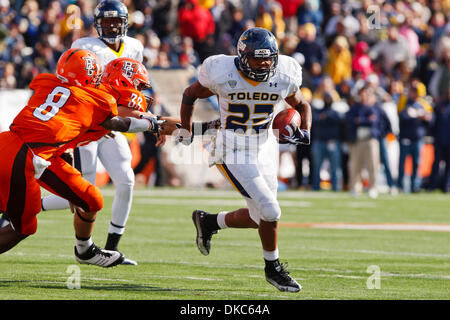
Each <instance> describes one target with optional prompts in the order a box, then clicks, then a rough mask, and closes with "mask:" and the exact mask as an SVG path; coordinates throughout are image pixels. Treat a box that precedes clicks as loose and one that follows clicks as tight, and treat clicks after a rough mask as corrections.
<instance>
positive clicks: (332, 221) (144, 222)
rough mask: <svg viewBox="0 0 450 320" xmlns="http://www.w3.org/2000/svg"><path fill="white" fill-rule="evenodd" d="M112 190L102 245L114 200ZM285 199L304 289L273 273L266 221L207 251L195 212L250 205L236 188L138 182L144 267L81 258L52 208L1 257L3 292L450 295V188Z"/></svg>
mask: <svg viewBox="0 0 450 320" xmlns="http://www.w3.org/2000/svg"><path fill="white" fill-rule="evenodd" d="M102 190H103V193H104V198H105V208H104V210H103V211H102V213H101V214H100V215H99V216H98V218H97V223H96V227H95V233H94V237H93V239H94V241H95V242H96V243H97V244H98V245H100V246H103V245H104V243H105V239H106V233H107V227H108V223H109V218H110V208H111V203H112V199H113V197H112V196H113V189H111V188H105V189H102ZM279 199H280V204H281V207H282V210H283V215H282V218H281V222H280V229H279V249H280V257H281V261H282V262H285V261H288V262H289V270H290V272H291V274H292V275H293V277H294V278H296V279H297V281H298V282H299V283H301V284H302V286H303V291H302V292H300V293H297V294H292V293H290V294H288V293H282V292H279V291H278V290H276V289H275V288H274V287H272V286H271V285H269V284H268V283H267V282H266V281H265V279H264V273H263V261H262V253H261V248H260V242H259V238H258V234H257V232H256V230H237V229H228V230H222V231H220V232H219V233H218V234H216V235H214V237H213V241H212V251H211V254H210V255H209V256H206V257H205V256H202V255H201V254H200V253H199V251H198V250H197V247H196V245H195V243H194V238H195V228H194V226H193V224H192V221H191V212H192V211H193V210H194V209H197V208H201V209H205V210H209V211H211V212H218V211H220V210H224V209H230V210H231V209H235V208H238V207H242V206H244V205H245V203H244V201H243V200H242V198H241V197H240V196H239V195H238V194H237V193H236V192H235V191H233V190H229V191H219V190H184V189H136V191H135V198H134V203H133V208H132V213H131V216H130V219H129V221H128V225H127V231H126V233H125V236H124V237H123V239H122V242H121V245H120V249H121V250H122V251H123V252H124V253H125V254H126V255H127V256H128V257H130V258H132V259H135V260H137V261H138V262H139V265H138V266H137V267H132V266H119V267H115V268H111V269H103V268H99V267H95V266H86V265H79V264H77V263H76V261H75V259H74V256H73V246H74V237H73V233H74V232H73V227H72V214H71V213H70V211H69V210H67V211H53V212H43V213H41V214H40V215H39V227H38V232H37V233H36V234H35V235H34V236H32V237H30V238H28V239H26V240H24V241H23V242H22V243H21V244H19V245H18V246H17V247H16V248H14V249H13V250H11V251H9V252H7V253H5V254H3V255H1V256H0V299H6V300H10V299H37V300H40V299H46V300H52V299H100V300H103V299H121V300H127V299H133V300H134V299H136V300H137V299H146V300H266V299H270V300H275V299H276V300H289V299H295V300H303V299H305V300H309V299H314V300H316V299H339V300H341V299H370V300H373V299H385V300H386V299H387V300H391V299H427V300H428V299H450V245H449V244H450V196H448V195H444V194H441V193H433V194H426V193H423V194H414V195H409V194H401V195H399V196H397V197H391V196H388V195H381V196H380V198H378V199H376V200H372V199H370V198H368V197H367V196H360V197H358V198H352V197H350V196H349V195H348V194H347V193H337V194H336V193H329V192H319V193H313V192H293V191H288V192H281V193H279ZM368 271H369V272H368ZM77 275H79V277H78V278H77V277H76V276H77ZM77 279H79V282H77ZM77 285H79V286H80V289H78V290H70V289H68V287H70V286H72V287H73V286H75V287H76V286H77Z"/></svg>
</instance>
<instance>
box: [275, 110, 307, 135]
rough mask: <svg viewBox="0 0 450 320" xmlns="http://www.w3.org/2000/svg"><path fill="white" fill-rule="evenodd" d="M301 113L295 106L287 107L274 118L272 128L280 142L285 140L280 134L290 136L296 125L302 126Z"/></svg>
mask: <svg viewBox="0 0 450 320" xmlns="http://www.w3.org/2000/svg"><path fill="white" fill-rule="evenodd" d="M301 121H302V120H301V117H300V113H298V111H297V110H295V109H293V108H287V109H285V110H283V111H281V112H279V113H278V114H277V115H276V116H275V118H274V119H273V124H272V130H273V133H274V135H275V137H276V138H277V139H278V141H279V142H284V140H283V139H282V138H280V135H286V136H290V135H291V134H292V132H293V131H294V126H295V125H297V127H300V123H301Z"/></svg>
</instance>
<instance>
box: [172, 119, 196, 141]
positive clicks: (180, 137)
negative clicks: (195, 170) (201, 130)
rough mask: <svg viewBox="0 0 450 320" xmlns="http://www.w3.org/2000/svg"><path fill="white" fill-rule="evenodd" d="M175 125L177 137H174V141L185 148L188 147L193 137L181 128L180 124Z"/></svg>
mask: <svg viewBox="0 0 450 320" xmlns="http://www.w3.org/2000/svg"><path fill="white" fill-rule="evenodd" d="M175 125H176V126H177V128H178V131H177V136H176V137H175V140H176V141H178V142H179V143H181V144H183V145H185V146H188V145H190V144H191V143H192V140H194V135H193V134H191V133H190V132H189V131H188V130H186V129H183V128H181V124H180V123H177V124H175Z"/></svg>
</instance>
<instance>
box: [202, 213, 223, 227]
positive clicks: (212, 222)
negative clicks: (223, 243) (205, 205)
mask: <svg viewBox="0 0 450 320" xmlns="http://www.w3.org/2000/svg"><path fill="white" fill-rule="evenodd" d="M217 216H218V215H217V214H207V215H206V216H205V225H206V227H207V228H208V229H209V230H210V231H215V230H219V229H220V227H219V225H218V223H217Z"/></svg>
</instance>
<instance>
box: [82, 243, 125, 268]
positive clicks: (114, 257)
mask: <svg viewBox="0 0 450 320" xmlns="http://www.w3.org/2000/svg"><path fill="white" fill-rule="evenodd" d="M75 259H76V260H77V261H78V262H79V263H81V264H93V265H96V266H100V267H104V268H109V267H114V266H116V265H118V264H121V263H122V262H123V261H124V259H125V257H124V256H123V254H121V253H120V252H118V251H109V250H102V249H100V248H99V247H97V246H96V245H95V243H93V244H92V245H91V246H90V247H89V249H87V251H86V252H85V253H83V254H79V253H78V251H77V247H75Z"/></svg>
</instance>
